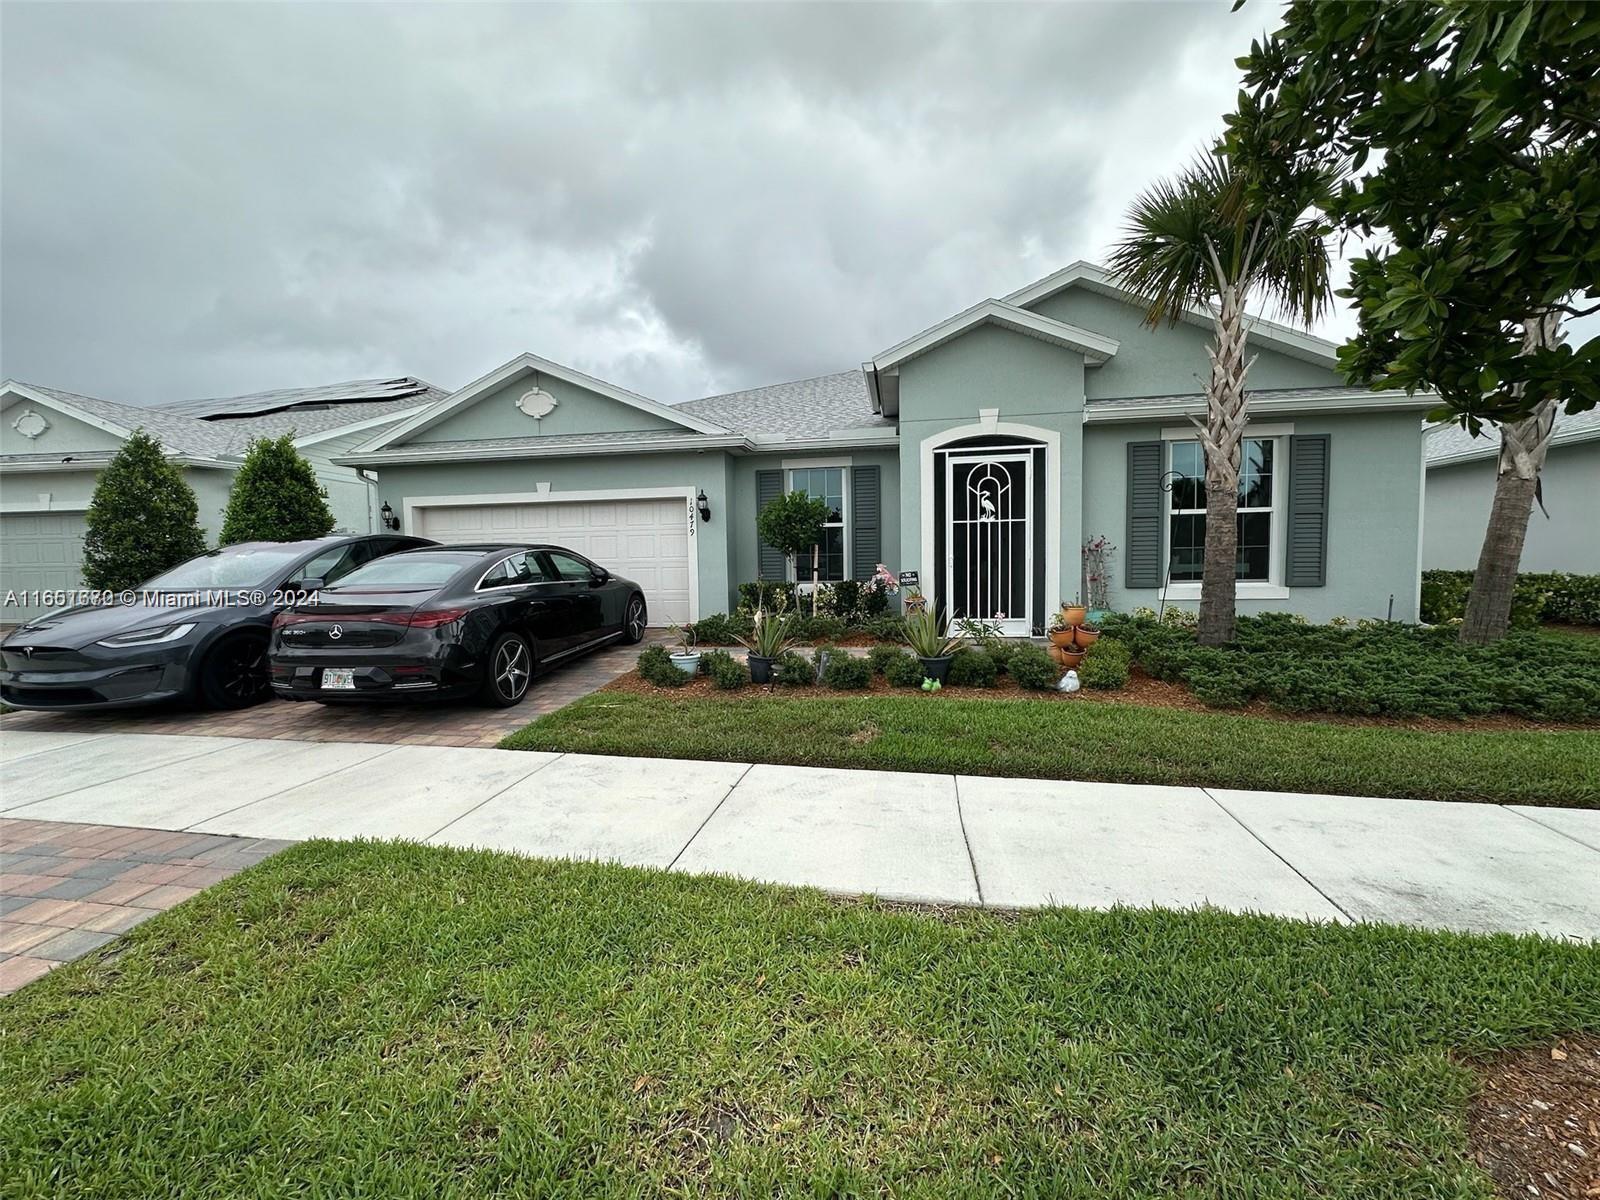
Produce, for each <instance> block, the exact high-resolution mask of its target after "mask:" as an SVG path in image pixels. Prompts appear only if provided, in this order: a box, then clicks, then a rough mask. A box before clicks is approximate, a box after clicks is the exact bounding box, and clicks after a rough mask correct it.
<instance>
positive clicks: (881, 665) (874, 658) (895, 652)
mask: <svg viewBox="0 0 1600 1200" xmlns="http://www.w3.org/2000/svg"><path fill="white" fill-rule="evenodd" d="M910 657H911V655H910V654H909V653H908V652H907V651H906V648H905V647H904V646H896V645H895V644H894V643H892V642H879V643H878V644H877V645H876V646H873V647H872V648H871V649H870V650H868V651H867V663H868V664H869V665H870V666H871V667H872V669H873V671H874V672H876V673H877V674H879V675H882V674H884V673H885V672H886V671H888V669H889V664H890V663H891V662H893V661H894V660H895V659H897V658H910Z"/></svg>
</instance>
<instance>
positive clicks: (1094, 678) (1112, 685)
mask: <svg viewBox="0 0 1600 1200" xmlns="http://www.w3.org/2000/svg"><path fill="white" fill-rule="evenodd" d="M1132 663H1133V651H1131V650H1129V649H1128V645H1127V643H1126V642H1120V641H1118V640H1117V639H1116V638H1112V637H1102V638H1100V639H1099V640H1098V641H1096V642H1095V644H1094V645H1092V646H1090V647H1089V652H1088V653H1087V654H1086V655H1084V658H1083V662H1082V664H1081V665H1079V667H1078V679H1079V680H1080V681H1081V682H1082V684H1083V686H1084V687H1088V688H1098V689H1100V690H1101V691H1115V690H1116V689H1117V688H1121V687H1127V686H1128V676H1129V668H1130V666H1131V665H1132Z"/></svg>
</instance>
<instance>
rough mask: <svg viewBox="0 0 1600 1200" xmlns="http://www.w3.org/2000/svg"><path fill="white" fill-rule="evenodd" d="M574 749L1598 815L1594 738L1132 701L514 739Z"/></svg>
mask: <svg viewBox="0 0 1600 1200" xmlns="http://www.w3.org/2000/svg"><path fill="white" fill-rule="evenodd" d="M501 745H502V746H504V747H506V748H508V749H516V750H570V751H582V752H587V753H591V754H632V755H644V756H660V757H668V758H703V759H723V760H727V761H733V762H764V763H800V764H806V765H811V766H830V767H864V768H868V769H873V770H885V771H887V770H898V771H938V772H943V771H952V772H959V773H963V774H969V775H1001V776H1022V777H1037V778H1047V779H1090V780H1103V781H1109V782H1113V783H1166V784H1191V785H1201V786H1210V787H1236V788H1261V789H1266V790H1273V791H1280V790H1281V791H1296V792H1322V793H1333V794H1341V795H1357V796H1362V795H1364V796H1410V797H1416V798H1418V799H1427V800H1471V801H1481V802H1487V803H1500V804H1541V805H1552V806H1563V807H1571V808H1593V807H1597V806H1600V734H1596V733H1590V732H1585V731H1578V732H1561V733H1542V732H1480V731H1472V732H1466V731H1460V732H1449V733H1424V732H1417V731H1413V730H1408V729H1396V728H1391V727H1378V726H1362V725H1348V724H1347V725H1336V724H1323V723H1319V722H1311V721H1275V720H1271V719H1268V718H1262V717H1243V716H1232V715H1224V714H1221V713H1205V712H1187V711H1183V710H1180V709H1171V708H1146V707H1141V706H1138V705H1132V704H1087V703H1085V704H1062V703H1060V702H1058V701H1039V700H999V699H995V700H988V699H983V700H966V699H960V700H958V699H954V698H951V697H938V698H931V697H926V696H922V695H920V694H916V695H908V696H884V695H874V696H872V697H870V698H866V697H851V698H847V697H845V696H842V695H840V694H839V693H837V692H834V693H818V694H816V695H802V696H792V697H791V696H784V695H776V696H739V697H736V698H734V697H730V698H727V699H720V698H717V699H704V698H684V697H677V696H670V695H665V694H663V695H661V696H655V695H640V694H635V693H628V692H621V691H611V692H597V693H595V694H594V695H591V696H587V697H585V698H583V699H581V700H579V701H577V702H576V703H573V704H570V705H568V706H567V707H566V708H563V709H561V710H559V711H558V712H554V713H551V714H549V715H548V716H545V717H541V718H540V719H539V720H537V721H534V722H533V723H532V724H530V725H528V726H526V727H524V728H522V729H520V730H518V731H517V732H515V733H513V734H510V735H509V736H508V737H507V738H506V739H505V740H504V741H503V742H501Z"/></svg>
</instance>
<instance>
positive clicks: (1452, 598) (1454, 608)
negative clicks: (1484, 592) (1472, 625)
mask: <svg viewBox="0 0 1600 1200" xmlns="http://www.w3.org/2000/svg"><path fill="white" fill-rule="evenodd" d="M1471 591H1472V572H1471V571H1424V572H1423V573H1422V619H1423V620H1424V621H1427V622H1428V623H1429V624H1432V625H1443V624H1446V623H1448V622H1450V621H1458V620H1460V619H1461V618H1462V617H1463V616H1465V615H1466V612H1467V596H1468V594H1469V593H1470V592H1471ZM1540 621H1550V622H1554V623H1557V624H1562V625H1600V575H1570V574H1567V573H1566V572H1562V571H1549V572H1542V573H1540V572H1527V573H1524V574H1521V575H1518V576H1517V583H1516V587H1515V588H1514V589H1513V591H1512V593H1511V624H1512V626H1513V627H1516V628H1523V629H1526V628H1528V627H1530V626H1532V625H1536V624H1538V623H1539V622H1540Z"/></svg>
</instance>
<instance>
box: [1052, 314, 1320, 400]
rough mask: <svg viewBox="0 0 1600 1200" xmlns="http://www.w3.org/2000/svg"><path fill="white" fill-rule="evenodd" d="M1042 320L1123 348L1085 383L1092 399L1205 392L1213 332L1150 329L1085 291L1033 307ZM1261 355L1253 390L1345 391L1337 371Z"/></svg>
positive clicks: (1260, 349)
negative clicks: (1103, 338) (1048, 319)
mask: <svg viewBox="0 0 1600 1200" xmlns="http://www.w3.org/2000/svg"><path fill="white" fill-rule="evenodd" d="M1033 311H1034V312H1037V313H1038V314H1039V315H1040V316H1044V317H1051V318H1053V319H1054V320H1057V321H1065V322H1066V323H1067V324H1069V325H1078V326H1081V327H1083V328H1084V329H1092V330H1093V331H1094V332H1095V333H1102V334H1104V335H1105V336H1106V337H1109V338H1115V339H1116V340H1117V342H1118V343H1119V344H1120V345H1119V348H1118V350H1117V353H1116V356H1115V357H1114V358H1112V359H1111V361H1110V362H1107V363H1105V364H1104V365H1102V366H1098V367H1091V368H1090V369H1089V371H1088V373H1087V375H1086V378H1085V386H1086V394H1087V395H1088V397H1089V399H1091V400H1103V399H1107V398H1110V397H1113V396H1172V395H1180V394H1188V393H1198V392H1201V391H1203V390H1204V389H1205V380H1206V377H1207V375H1208V374H1209V372H1210V363H1211V360H1210V359H1209V358H1208V357H1207V356H1206V345H1207V343H1208V342H1209V341H1210V340H1211V334H1210V332H1209V331H1208V330H1206V329H1203V328H1201V327H1200V326H1198V325H1191V324H1190V323H1189V322H1187V321H1180V322H1179V323H1178V324H1177V325H1174V326H1171V327H1167V326H1163V327H1161V328H1159V329H1151V328H1150V327H1149V326H1148V325H1145V324H1144V323H1143V321H1142V320H1141V318H1140V312H1139V309H1138V308H1136V307H1134V306H1133V305H1131V304H1125V303H1123V302H1122V301H1120V300H1114V299H1112V298H1111V297H1110V296H1102V295H1099V294H1098V293H1095V292H1090V291H1087V290H1085V289H1083V288H1076V287H1074V288H1068V289H1067V290H1066V291H1064V292H1058V293H1056V294H1055V295H1054V296H1052V297H1050V298H1049V299H1048V300H1042V301H1040V302H1039V303H1038V304H1035V305H1034V306H1033ZM1250 353H1251V354H1253V355H1255V356H1256V361H1255V364H1254V365H1253V366H1252V367H1251V368H1250V385H1251V386H1252V387H1257V388H1285V387H1324V386H1327V387H1341V386H1343V384H1344V380H1343V379H1342V378H1341V377H1340V375H1339V373H1338V372H1337V371H1334V370H1333V369H1331V368H1328V367H1321V366H1318V365H1317V364H1315V363H1309V362H1304V361H1302V360H1300V359H1297V358H1290V357H1289V356H1287V355H1285V354H1280V353H1277V352H1276V351H1273V350H1271V349H1269V348H1268V347H1267V346H1265V345H1262V344H1261V343H1259V342H1257V343H1252V344H1251V346H1250Z"/></svg>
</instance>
